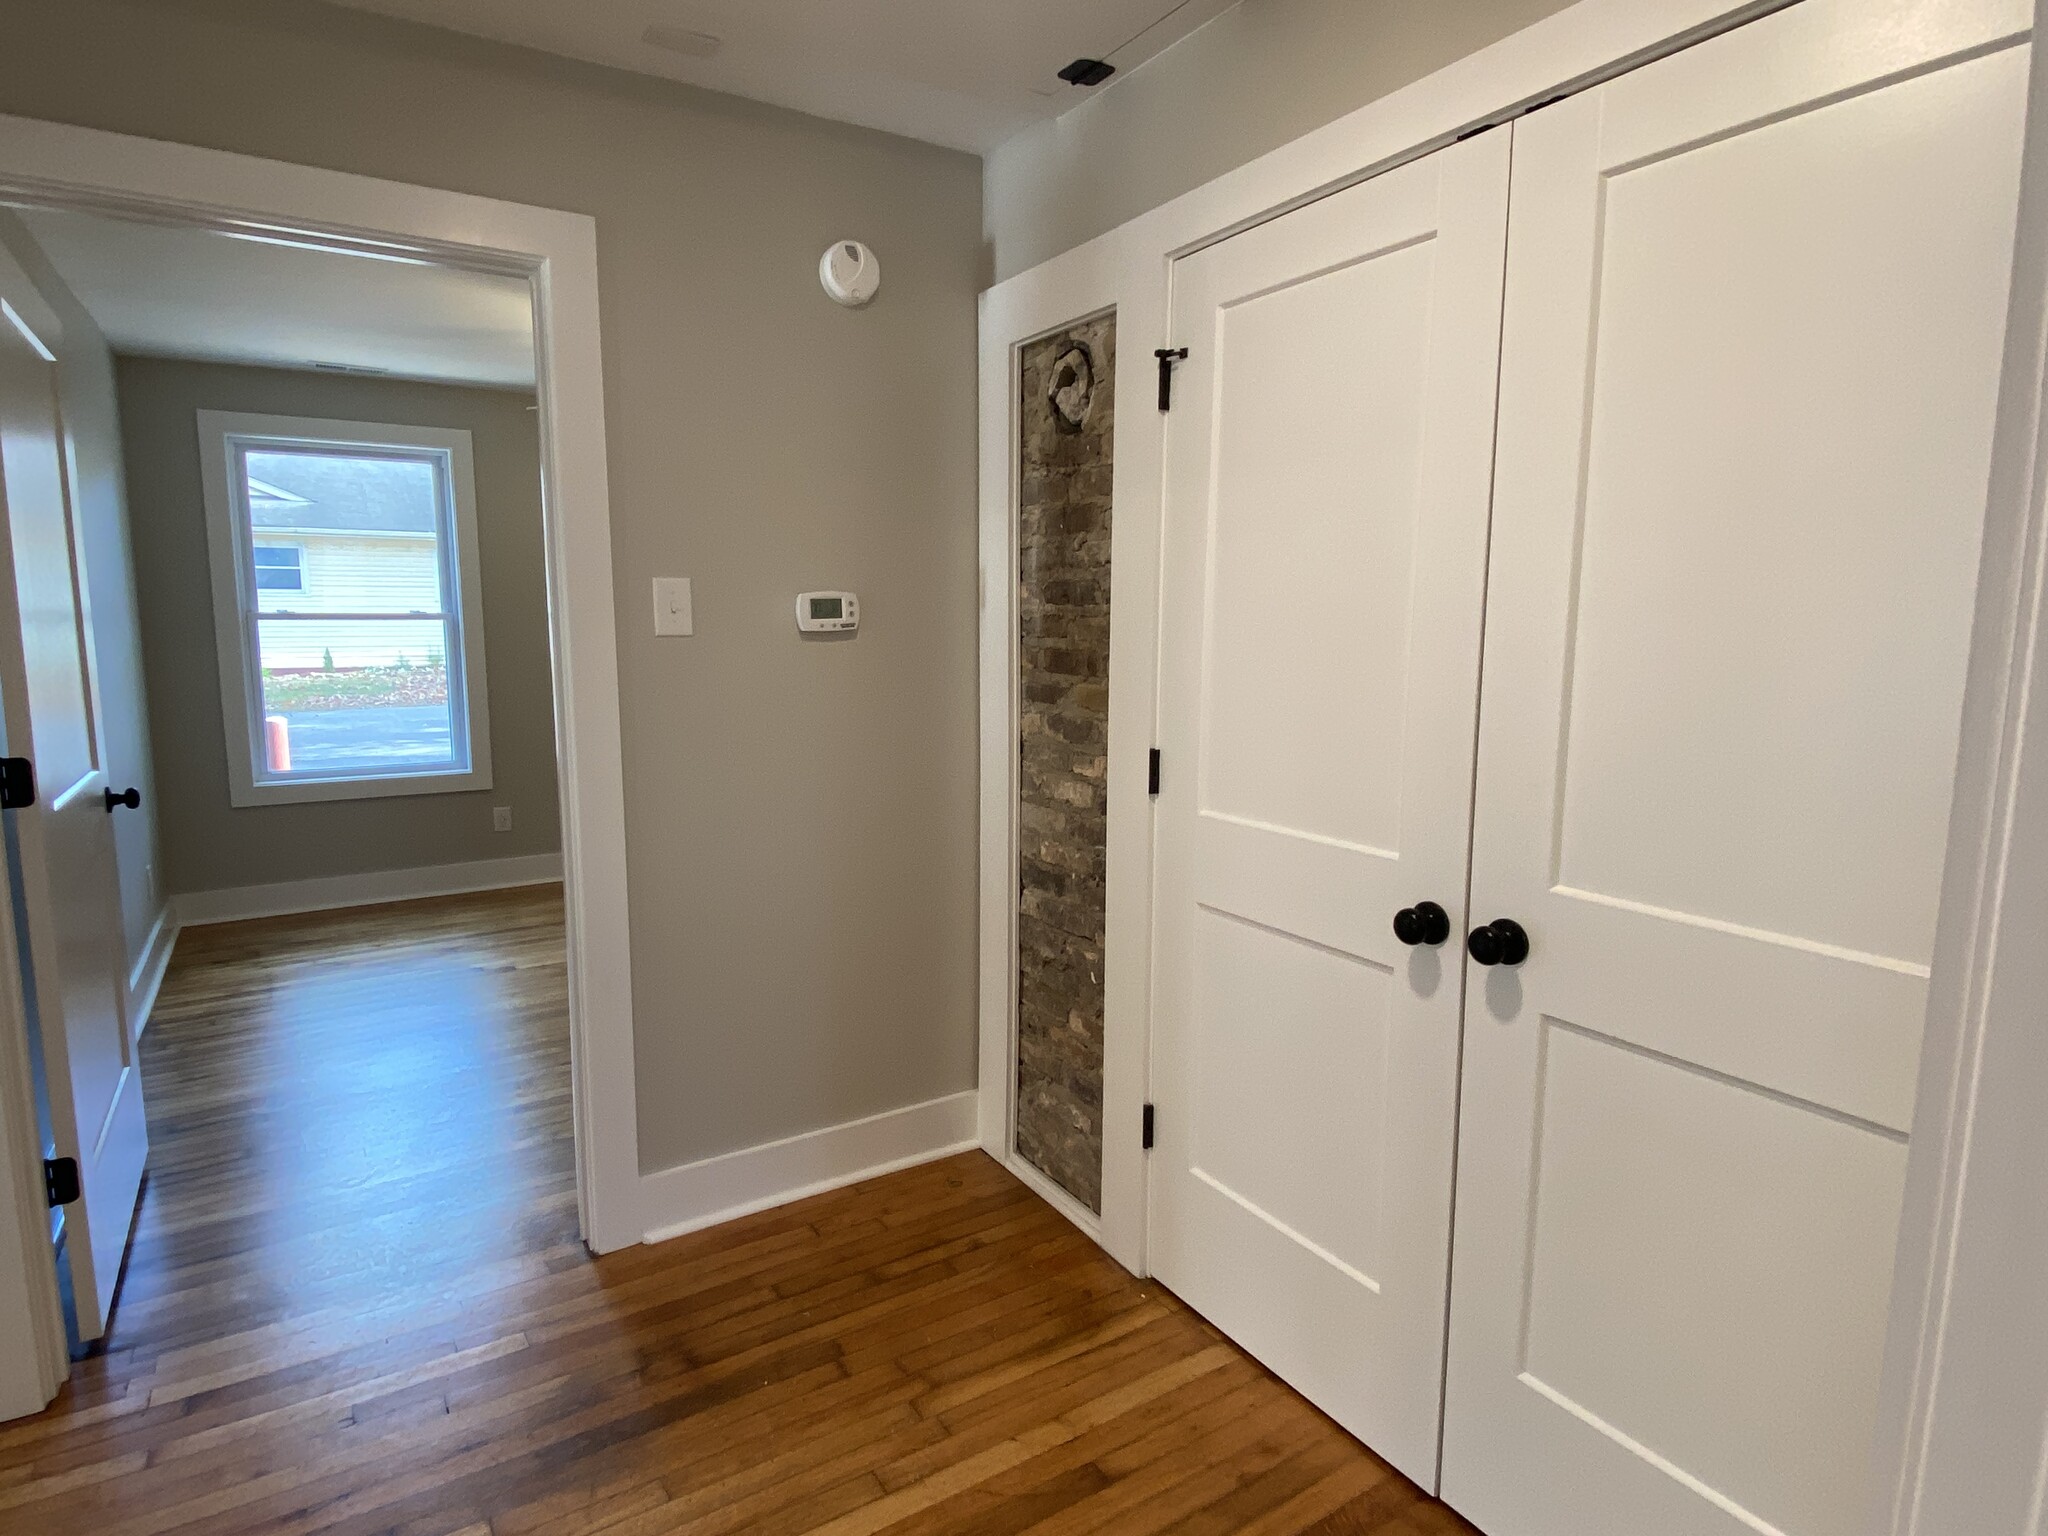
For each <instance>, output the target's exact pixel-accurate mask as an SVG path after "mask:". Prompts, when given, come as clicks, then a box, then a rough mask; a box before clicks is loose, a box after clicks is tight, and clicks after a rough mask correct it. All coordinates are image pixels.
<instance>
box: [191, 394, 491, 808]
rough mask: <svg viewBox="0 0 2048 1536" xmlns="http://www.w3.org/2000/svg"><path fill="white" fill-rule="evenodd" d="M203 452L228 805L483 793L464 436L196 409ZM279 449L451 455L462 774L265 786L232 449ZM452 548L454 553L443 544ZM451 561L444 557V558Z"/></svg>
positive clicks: (454, 692) (479, 630)
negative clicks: (268, 445)
mask: <svg viewBox="0 0 2048 1536" xmlns="http://www.w3.org/2000/svg"><path fill="white" fill-rule="evenodd" d="M198 427H199V451H200V463H201V467H202V478H203V482H204V489H205V498H206V547H207V560H208V565H209V567H210V569H211V572H212V579H213V580H212V584H213V626H214V647H215V651H216V653H217V656H218V659H219V663H220V705H221V717H222V722H223V724H224V726H225V732H224V735H225V737H226V743H227V754H228V800H229V803H231V804H233V805H235V806H253V805H288V804H295V803H302V802H306V801H314V800H367V799H376V798H379V797H382V796H390V795H432V794H449V793H455V792H460V791H464V790H478V789H489V788H490V787H491V719H490V701H489V695H488V692H487V690H486V687H485V677H484V620H483V578H482V574H481V572H480V570H479V566H478V561H477V533H476V474H475V465H474V460H473V457H472V454H471V450H470V438H469V434H468V433H467V432H462V431H457V430H454V429H452V428H446V427H414V426H399V425H388V424H384V423H380V422H362V421H330V420H326V419H323V418H317V417H307V416H265V415H250V414H247V413H244V412H239V411H200V412H199V413H198ZM252 441H253V442H263V441H270V442H278V443H288V444H291V445H294V446H306V445H318V446H320V447H332V448H337V449H348V448H424V449H429V450H432V451H434V452H437V453H441V454H445V455H446V456H447V459H446V462H447V465H448V488H449V499H450V501H451V503H452V521H453V526H452V527H451V528H450V530H449V533H450V538H449V539H448V541H447V542H446V543H444V544H443V546H442V550H441V559H442V568H443V571H444V573H445V574H446V575H447V576H451V577H453V579H454V586H455V593H456V607H455V609H454V610H453V611H452V612H453V616H454V617H455V618H456V620H457V625H456V627H457V629H458V631H459V632H458V633H456V634H454V635H452V636H451V637H450V646H449V649H450V652H451V657H450V660H451V662H453V661H454V659H455V658H456V657H460V665H459V666H454V665H451V667H450V669H449V684H450V697H449V706H450V716H451V720H452V723H453V725H454V728H455V732H456V737H457V740H458V742H460V743H462V744H463V745H466V746H467V748H468V758H469V765H468V767H467V768H462V769H456V770H446V769H430V770H407V769H387V770H384V771H381V772H378V773H376V774H374V775H371V774H351V775H346V776H341V775H337V776H335V777H332V778H304V779H292V780H290V781H288V782H280V781H272V780H262V779H258V778H257V776H256V748H257V745H258V743H259V742H260V741H261V740H262V735H261V731H262V727H261V725H260V723H259V722H260V721H261V719H262V697H261V680H260V678H259V676H258V672H257V665H256V656H255V653H254V647H253V645H252V639H251V624H250V620H251V618H252V617H253V616H254V615H255V614H257V613H259V612H260V611H261V610H260V605H259V602H258V598H257V593H256V591H255V587H254V574H253V572H254V566H253V559H254V557H253V556H252V555H251V554H250V553H249V550H250V548H251V547H252V545H253V542H254V541H253V538H252V531H251V529H250V528H249V525H248V519H247V517H246V516H245V515H243V514H242V513H241V510H240V502H241V497H240V496H238V495H237V494H236V490H235V478H236V477H235V472H234V460H235V445H236V444H238V443H249V442H252ZM450 546H452V548H451V547H450ZM451 557H452V558H451Z"/></svg>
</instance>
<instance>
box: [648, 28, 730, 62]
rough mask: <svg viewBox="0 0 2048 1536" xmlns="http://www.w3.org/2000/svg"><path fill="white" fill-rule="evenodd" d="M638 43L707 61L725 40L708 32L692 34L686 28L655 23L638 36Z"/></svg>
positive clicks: (722, 45) (721, 46)
mask: <svg viewBox="0 0 2048 1536" xmlns="http://www.w3.org/2000/svg"><path fill="white" fill-rule="evenodd" d="M640 41H641V42H643V43H652V44H653V45H654V46H655V47H656V48H666V49H667V50H668V51H669V52H670V53H680V54H684V55H686V56H688V57H689V58H693V59H708V58H710V57H711V56H712V55H713V54H714V53H716V52H718V50H719V49H721V48H723V47H724V46H725V39H724V38H722V37H713V36H712V35H711V34H710V33H709V32H692V31H691V30H690V29H689V28H688V27H670V26H664V25H662V24H661V23H660V22H656V23H655V24H654V25H653V26H651V27H649V28H648V29H647V30H646V31H645V32H642V33H641V34H640Z"/></svg>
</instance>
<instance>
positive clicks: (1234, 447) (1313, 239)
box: [1151, 133, 1508, 1484]
mask: <svg viewBox="0 0 2048 1536" xmlns="http://www.w3.org/2000/svg"><path fill="white" fill-rule="evenodd" d="M1507 148H1508V146H1507V136H1506V135H1505V134H1502V133H1494V134H1488V135H1483V136H1481V137H1479V138H1476V139H1473V140H1470V141H1467V142H1466V143H1464V144H1461V145H1458V146H1456V147H1455V148H1453V149H1450V150H1447V151H1445V152H1443V153H1441V154H1438V155H1435V156H1432V157H1430V158H1429V159H1427V160H1424V161H1420V162H1417V163H1414V164H1411V165H1408V166H1404V167H1402V168H1401V169H1399V170H1396V171H1393V172H1390V173H1388V174H1387V175H1384V176H1381V177H1378V178H1375V179H1374V180H1372V181H1369V182H1366V183H1364V184H1362V185H1360V186H1358V187H1354V188H1352V189H1350V190H1348V191H1345V192H1342V193H1339V194H1337V195H1335V196H1332V197H1330V198H1327V199H1325V200H1323V201H1321V202H1319V203H1316V204H1313V205H1311V206H1310V207H1308V208H1305V209H1302V210H1299V211H1297V212H1295V213H1292V214H1289V215H1287V216H1286V217H1284V218H1281V219H1278V220H1275V221H1274V222H1272V223H1270V224H1267V225H1264V226H1262V227H1260V228H1258V229H1255V230H1252V231H1250V232H1248V233H1246V234H1242V235H1239V236H1236V237H1234V238H1232V239H1230V240H1228V241H1225V242H1223V243H1222V244H1220V245H1218V246H1215V247H1213V248H1211V249H1209V250H1206V251H1203V252H1201V253H1199V254H1197V255H1195V256H1192V257H1190V258H1187V259H1185V260H1183V261H1181V262H1179V263H1178V264H1177V265H1176V268H1175V274H1174V298H1173V324H1174V335H1175V338H1176V340H1177V341H1180V342H1184V343H1186V344H1187V345H1188V347H1189V348H1190V355H1189V357H1188V358H1187V360H1186V361H1185V362H1183V363H1182V364H1181V365H1180V367H1179V370H1178V377H1177V379H1176V383H1175V395H1176V399H1175V404H1174V409H1173V412H1172V414H1171V415H1170V416H1169V417H1168V420H1167V435H1166V455H1167V464H1166V476H1167V483H1166V519H1167V526H1166V551H1165V561H1166V569H1165V598H1166V602H1165V611H1166V620H1165V637H1164V638H1165V645H1164V650H1163V653H1162V654H1163V673H1162V719H1161V729H1160V741H1161V745H1162V749H1163V753H1164V761H1163V775H1162V782H1161V794H1160V801H1159V828H1160V834H1159V835H1160V844H1159V846H1160V854H1159V864H1158V886H1157V893H1156V905H1155V912H1156V914H1157V918H1156V920H1157V923H1158V937H1157V943H1158V949H1157V963H1158V967H1159V969H1158V986H1157V992H1156V1001H1155V1024H1154V1028H1155V1034H1154V1060H1153V1088H1154V1099H1155V1102H1156V1103H1157V1105H1158V1115H1159V1119H1158V1144H1157V1146H1156V1148H1155V1151H1154V1156H1153V1162H1152V1172H1153V1179H1152V1185H1151V1188H1152V1201H1153V1206H1152V1217H1153V1221H1152V1244H1153V1247H1152V1262H1153V1267H1154V1271H1155V1273H1156V1274H1157V1275H1158V1276H1159V1277H1160V1279H1161V1280H1162V1281H1163V1282H1164V1283H1165V1284H1167V1285H1169V1286H1171V1287H1172V1288H1173V1289H1174V1290H1175V1291H1177V1292H1178V1293H1179V1294H1181V1295H1182V1296H1184V1297H1185V1298H1186V1299H1187V1300H1188V1301H1189V1302H1190V1303H1191V1304H1193V1305H1194V1306H1195V1307H1196V1308H1197V1309H1199V1310H1200V1311H1202V1312H1203V1313H1204V1314H1205V1315H1206V1316H1208V1317H1209V1318H1210V1319H1211V1320H1212V1321H1213V1322H1215V1323H1216V1324H1217V1325H1218V1326H1219V1327H1221V1328H1223V1329H1224V1330H1225V1331H1226V1332H1228V1333H1229V1334H1230V1335H1231V1336H1232V1337H1233V1338H1235V1339H1237V1340H1238V1341H1239V1342H1240V1343H1242V1344H1244V1345H1245V1347H1246V1348H1248V1349H1250V1350H1251V1352H1252V1353H1253V1354H1255V1355H1257V1356H1258V1357H1259V1358H1260V1359H1262V1360H1263V1361H1265V1362H1266V1364H1268V1365H1269V1366H1271V1367H1272V1368H1273V1369H1274V1370H1275V1371H1276V1372H1278V1373H1279V1374H1280V1375H1281V1376H1282V1377H1284V1378H1285V1379H1286V1380H1287V1381H1289V1382H1290V1383H1292V1384H1293V1385H1294V1386H1296V1387H1297V1388H1299V1389H1300V1390H1301V1391H1302V1392H1303V1393H1304V1394H1306V1395H1307V1396H1308V1397H1309V1398H1310V1399H1311V1400H1313V1401H1314V1402H1315V1403H1317V1404H1318V1405H1319V1406H1321V1407H1322V1408H1323V1409H1325V1410H1326V1411H1327V1412H1329V1413H1330V1414H1331V1415H1332V1416H1333V1417H1335V1418H1336V1419H1337V1420H1338V1422H1340V1423H1342V1424H1343V1425H1344V1426H1345V1427H1346V1428H1348V1429H1350V1430H1351V1431H1352V1432H1353V1433H1355V1434H1357V1435H1358V1436H1360V1437H1361V1438H1362V1439H1364V1440H1365V1441H1367V1442H1368V1443H1369V1444H1371V1445H1372V1446H1373V1447H1374V1448H1375V1449H1376V1450H1378V1451H1379V1452H1380V1453H1381V1454H1382V1455H1384V1456H1386V1457H1387V1458H1388V1459H1389V1460H1391V1461H1392V1462H1393V1463H1394V1464H1395V1465H1397V1466H1399V1467H1400V1468H1401V1469H1402V1470H1403V1471H1405V1472H1407V1473H1409V1475H1411V1476H1413V1477H1415V1478H1417V1479H1419V1480H1420V1481H1422V1482H1424V1483H1426V1484H1433V1483H1434V1480H1435V1476H1436V1438H1437V1419H1438V1407H1439V1403H1440V1401H1441V1372H1442V1345H1443V1324H1444V1287H1445V1279H1446V1271H1445V1266H1446V1263H1447V1260H1448V1257H1449V1242H1450V1236H1449V1220H1450V1193H1451V1188H1450V1186H1451V1154H1452V1149H1453V1127H1454V1121H1455V1113H1456V1092H1457V1060H1458V1029H1459V1023H1458V1020H1459V1003H1460V995H1459V994H1460V983H1461V977H1462V971H1461V968H1460V967H1459V966H1457V965H1456V964H1455V961H1454V959H1453V960H1452V962H1451V963H1448V964H1447V963H1446V962H1447V952H1446V951H1444V950H1441V949H1436V948H1431V947H1428V946H1422V947H1419V948H1416V949H1413V950H1411V949H1407V948H1404V947H1403V946H1402V945H1401V944H1400V943H1398V942H1397V941H1396V940H1395V938H1394V935H1393V933H1392V931H1391V923H1392V920H1393V917H1394V914H1395V912H1396V911H1397V910H1399V909H1400V908H1403V907H1406V906H1409V905H1411V904H1413V903H1415V902H1418V901H1423V900H1432V901H1436V902H1438V903H1440V904H1442V905H1443V906H1445V907H1446V908H1448V909H1449V910H1450V912H1451V914H1452V921H1453V922H1454V923H1456V922H1458V921H1460V920H1461V919H1462V895H1463V891H1464V884H1465V866H1466V855H1467V833H1468V827H1469V817H1470V792H1471V780H1470V777H1469V774H1470V763H1471V752H1472V715H1473V710H1474V708H1475V707H1476V694H1477V686H1478V662H1479V654H1478V649H1479V648H1478V642H1479V627H1480V617H1481V607H1482V603H1483V588H1484V576H1485V558H1486V516H1487V506H1486V503H1487V490H1488V482H1489V456H1490V452H1491V446H1492V433H1493V397H1494V384H1495V368H1496V363H1497V356H1498V343H1499V324H1500V283H1501V264H1502V260H1503V256H1502V249H1503V247H1502V241H1503V238H1504V234H1505V227H1506V195H1507V170H1508V166H1507ZM1449 954H1450V955H1451V956H1453V957H1454V955H1455V951H1451V952H1449Z"/></svg>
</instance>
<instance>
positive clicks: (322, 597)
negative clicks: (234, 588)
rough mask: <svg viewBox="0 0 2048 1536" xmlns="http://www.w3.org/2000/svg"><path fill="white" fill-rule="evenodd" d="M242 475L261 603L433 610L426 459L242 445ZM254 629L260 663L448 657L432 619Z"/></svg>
mask: <svg viewBox="0 0 2048 1536" xmlns="http://www.w3.org/2000/svg"><path fill="white" fill-rule="evenodd" d="M248 474H249V521H250V529H251V533H252V536H253V541H254V545H255V562H256V588H257V598H258V606H259V609H260V611H261V612H264V613H282V612H294V613H333V614H336V615H343V614H347V615H371V614H404V613H421V614H433V615H438V614H440V613H441V612H442V611H443V605H442V598H441V556H440V550H439V548H438V546H437V543H436V540H435V537H434V533H435V517H434V508H435V489H434V468H433V466H432V465H431V464H428V463H424V462H422V461H421V460H418V459H371V458H360V457H353V456H352V457H348V458H340V457H334V456H328V455H321V454H310V453H251V454H250V455H249V459H248ZM260 627H261V629H262V636H261V639H262V652H263V668H264V670H265V671H266V672H288V671H300V670H317V669H322V668H333V669H337V670H345V669H349V668H356V667H389V666H399V665H411V666H421V665H433V666H439V665H440V664H441V663H442V661H443V660H444V658H445V657H446V655H447V640H446V637H445V634H444V631H443V626H442V621H441V620H440V619H439V618H438V617H434V618H423V619H420V620H417V621H415V620H410V619H403V618H374V619H366V618H363V617H351V618H342V617H337V618H336V619H335V620H334V621H333V622H332V623H310V624H309V623H304V622H296V623H289V624H266V625H262V626H260Z"/></svg>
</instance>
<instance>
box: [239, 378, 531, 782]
mask: <svg viewBox="0 0 2048 1536" xmlns="http://www.w3.org/2000/svg"><path fill="white" fill-rule="evenodd" d="M199 430H200V440H201V443H202V444H203V446H204V448H205V450H206V510H207V546H208V552H209V554H210V556H211V559H212V566H213V599H214V624H215V631H216V634H217V636H218V639H219V650H220V670H221V703H222V707H223V711H224V713H225V717H226V721H227V747H228V785H229V798H230V799H231V800H232V801H233V802H234V804H236V805H265V804H271V803H274V802H278V801H291V800H335V799H353V798H358V797H366V796H373V795H418V794H431V793H434V792H437V791H443V790H463V789H488V788H489V787H490V783H491V778H490V727H489V721H488V718H487V714H486V710H485V704H484V654H483V616H482V602H481V598H480V595H479V592H478V585H479V583H478V577H477V555H476V508H475V492H474V489H473V487H474V475H473V473H472V469H471V462H470V446H469V434H468V433H467V432H457V431H450V430H444V429H441V428H429V427H402V426H378V425H373V424H368V423H362V422H343V421H316V420H307V419H302V418H297V417H278V416H244V415H234V414H230V413H227V412H221V411H201V412H200V413H199Z"/></svg>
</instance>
